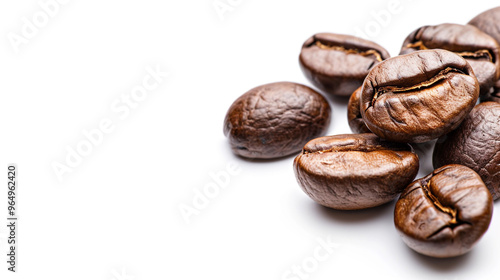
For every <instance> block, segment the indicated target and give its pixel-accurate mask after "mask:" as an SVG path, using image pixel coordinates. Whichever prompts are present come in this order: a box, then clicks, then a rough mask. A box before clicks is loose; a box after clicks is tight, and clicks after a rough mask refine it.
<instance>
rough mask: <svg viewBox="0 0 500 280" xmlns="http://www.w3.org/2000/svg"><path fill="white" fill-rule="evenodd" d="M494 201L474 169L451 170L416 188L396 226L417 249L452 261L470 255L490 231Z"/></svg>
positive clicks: (404, 199)
mask: <svg viewBox="0 0 500 280" xmlns="http://www.w3.org/2000/svg"><path fill="white" fill-rule="evenodd" d="M492 213H493V201H492V199H491V195H490V193H489V192H488V189H487V188H486V186H485V185H484V183H483V181H482V180H481V178H480V177H479V175H477V173H476V172H474V170H472V169H470V168H468V167H465V166H462V165H446V166H443V167H441V168H439V169H436V170H434V172H433V173H431V174H429V175H428V176H426V177H424V178H421V179H418V180H416V181H415V182H413V183H411V185H409V186H408V187H407V188H406V189H405V190H404V192H403V193H402V194H401V197H400V198H399V200H398V202H397V203H396V208H395V210H394V224H395V225H396V229H397V230H398V231H399V234H400V235H401V237H402V238H403V241H404V242H405V243H406V245H408V247H410V248H412V249H413V250H415V251H417V252H419V253H421V254H424V255H427V256H431V257H438V258H448V257H455V256H459V255H463V254H465V253H467V252H468V251H469V250H471V249H472V247H473V246H474V245H475V244H476V243H477V242H478V241H479V239H480V238H481V237H482V236H483V234H484V233H485V232H486V230H487V229H488V227H489V225H490V222H491V216H492Z"/></svg>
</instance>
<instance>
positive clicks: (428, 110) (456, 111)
mask: <svg viewBox="0 0 500 280" xmlns="http://www.w3.org/2000/svg"><path fill="white" fill-rule="evenodd" d="M478 96H479V84H478V82H477V79H476V77H475V76H474V74H473V71H472V68H471V67H470V65H469V64H468V63H467V61H465V59H463V58H462V57H461V56H459V55H456V54H454V53H452V52H449V51H445V50H437V49H436V50H427V51H418V52H413V53H410V54H407V55H401V56H397V57H393V58H389V59H387V60H385V61H383V62H381V63H380V64H378V65H376V66H375V67H373V69H372V70H371V71H370V73H369V74H368V76H367V77H366V79H365V81H364V84H363V92H362V93H361V114H362V116H363V120H364V121H365V124H366V126H367V127H368V128H369V129H370V130H371V131H372V132H373V133H375V134H377V135H378V136H380V137H382V138H385V139H388V140H391V141H399V142H415V143H422V142H426V141H429V140H432V139H435V138H438V137H440V136H442V135H444V134H446V133H448V132H450V131H451V130H453V129H455V128H456V127H457V126H458V125H459V124H460V123H461V122H462V120H463V119H464V118H465V117H466V116H467V115H468V114H469V112H470V110H472V108H473V107H474V105H475V103H476V101H477V98H478Z"/></svg>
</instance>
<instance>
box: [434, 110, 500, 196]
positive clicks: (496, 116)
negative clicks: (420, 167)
mask: <svg viewBox="0 0 500 280" xmlns="http://www.w3.org/2000/svg"><path fill="white" fill-rule="evenodd" d="M451 163H457V164H462V165H465V166H467V167H469V168H471V169H473V170H474V171H476V172H477V173H478V174H479V175H480V176H481V178H482V179H483V181H484V183H485V184H486V186H487V187H488V189H489V190H490V192H491V194H492V196H493V199H495V200H496V199H498V198H500V103H497V102H484V103H480V104H479V105H477V106H476V107H474V109H473V110H472V111H471V112H470V114H469V116H467V118H466V119H465V120H464V122H463V123H462V124H461V125H460V126H459V127H458V128H457V129H456V130H454V131H452V132H451V133H449V134H447V135H445V136H443V137H441V138H440V139H438V141H437V142H436V145H435V147H434V153H433V164H434V168H437V167H440V166H443V165H447V164H451Z"/></svg>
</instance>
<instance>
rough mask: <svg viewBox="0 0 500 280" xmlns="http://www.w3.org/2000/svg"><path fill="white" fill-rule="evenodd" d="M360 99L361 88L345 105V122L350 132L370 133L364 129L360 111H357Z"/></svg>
mask: <svg viewBox="0 0 500 280" xmlns="http://www.w3.org/2000/svg"><path fill="white" fill-rule="evenodd" d="M360 97H361V87H359V88H358V89H357V90H356V91H354V92H353V93H352V95H351V98H349V103H348V104H347V121H348V123H349V127H350V128H351V131H352V132H354V133H370V132H371V131H370V130H369V129H368V127H366V125H365V122H364V121H363V116H361V110H360V109H359V103H360V101H359V98H360Z"/></svg>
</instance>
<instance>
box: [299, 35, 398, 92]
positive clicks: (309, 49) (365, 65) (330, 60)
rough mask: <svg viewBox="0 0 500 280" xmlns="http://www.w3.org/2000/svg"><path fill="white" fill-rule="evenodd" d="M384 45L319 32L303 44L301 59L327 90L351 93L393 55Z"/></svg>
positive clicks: (313, 78)
mask: <svg viewBox="0 0 500 280" xmlns="http://www.w3.org/2000/svg"><path fill="white" fill-rule="evenodd" d="M389 57H390V55H389V53H388V52H387V51H386V50H385V49H384V48H383V47H381V46H380V45H378V44H376V43H374V42H371V41H368V40H364V39H361V38H358V37H354V36H350V35H342V34H332V33H318V34H316V35H314V36H312V37H311V38H309V39H307V41H306V42H305V43H304V45H303V46H302V51H301V52H300V57H299V62H300V66H301V68H302V72H303V73H304V75H305V76H306V77H307V78H308V79H309V81H311V83H313V84H314V85H315V86H316V87H318V88H319V89H320V90H322V91H324V92H325V93H329V94H333V95H339V96H349V95H350V94H351V93H352V92H353V91H354V90H355V89H356V88H358V87H359V86H361V84H362V83H363V79H364V78H365V77H366V75H367V74H368V71H369V70H370V69H371V68H372V67H373V66H374V65H376V64H377V63H378V62H380V61H382V60H384V59H387V58H389Z"/></svg>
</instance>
